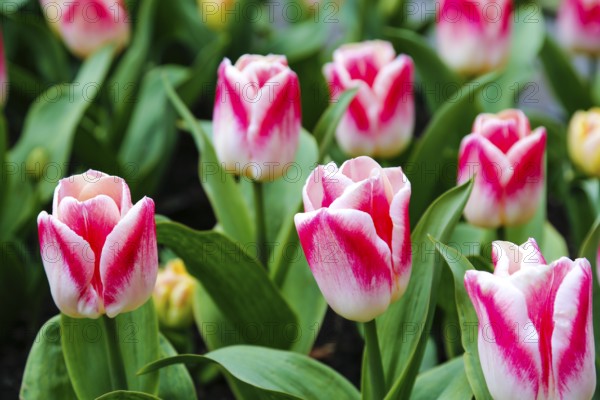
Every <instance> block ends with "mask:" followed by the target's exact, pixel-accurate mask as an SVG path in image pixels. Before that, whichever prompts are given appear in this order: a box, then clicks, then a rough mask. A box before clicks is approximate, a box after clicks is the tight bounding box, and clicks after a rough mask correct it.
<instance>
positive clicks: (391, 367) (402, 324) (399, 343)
mask: <svg viewBox="0 0 600 400" xmlns="http://www.w3.org/2000/svg"><path fill="white" fill-rule="evenodd" d="M471 188H472V182H468V183H466V184H464V185H461V186H459V187H456V188H453V189H451V190H449V191H448V192H446V193H445V194H444V195H442V196H441V197H440V198H438V199H437V200H436V201H434V202H433V203H432V204H431V206H429V208H428V209H427V211H426V212H425V214H424V215H423V218H421V220H420V221H419V223H418V225H417V226H416V228H415V229H414V230H413V232H412V235H411V241H412V248H413V256H412V257H413V265H412V272H411V277H410V281H409V284H408V288H407V290H406V293H404V295H403V297H402V298H401V299H400V300H398V301H397V302H396V303H394V304H392V305H391V306H390V308H389V309H388V310H387V311H386V312H385V313H384V314H383V315H381V316H380V317H379V318H378V319H377V326H378V327H379V329H378V331H379V337H380V347H381V351H382V356H383V366H384V371H386V382H388V385H392V388H391V390H390V392H389V393H388V395H387V397H386V399H396V398H408V396H409V394H410V391H411V389H412V386H413V384H414V380H415V378H416V376H417V373H418V370H419V366H420V364H421V359H422V357H423V354H424V352H425V346H426V344H427V338H428V336H429V335H428V332H429V331H430V328H431V323H432V320H433V313H434V310H435V305H436V296H437V290H438V285H439V279H440V272H441V266H440V262H441V260H440V259H439V257H438V258H436V257H435V250H434V249H433V246H432V245H431V242H430V241H429V240H428V238H427V235H434V236H436V237H439V238H443V240H448V239H449V238H450V235H451V234H452V230H453V229H454V226H455V225H456V223H457V222H458V220H459V219H460V216H461V214H462V211H463V208H464V206H465V204H466V203H467V200H468V198H469V195H470V193H471Z"/></svg>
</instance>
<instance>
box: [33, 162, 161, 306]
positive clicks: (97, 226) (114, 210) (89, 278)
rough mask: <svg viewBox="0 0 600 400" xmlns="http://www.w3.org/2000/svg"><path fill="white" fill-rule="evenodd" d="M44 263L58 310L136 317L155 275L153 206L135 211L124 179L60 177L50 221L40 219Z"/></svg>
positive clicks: (94, 174)
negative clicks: (135, 313) (134, 311)
mask: <svg viewBox="0 0 600 400" xmlns="http://www.w3.org/2000/svg"><path fill="white" fill-rule="evenodd" d="M38 234H39V238H40V249H41V253H42V262H43V264H44V269H45V271H46V275H47V277H48V281H49V283H50V290H51V292H52V297H53V298H54V302H55V303H56V306H57V307H58V308H59V309H60V311H61V312H62V313H64V314H66V315H68V316H70V317H74V318H98V317H99V316H100V315H102V314H105V313H106V315H108V316H109V317H111V318H112V317H115V316H116V315H117V314H120V313H124V312H128V311H133V310H135V309H136V308H138V307H140V306H141V305H143V304H144V303H145V302H146V301H147V300H148V299H149V298H150V296H151V295H152V290H153V289H154V283H155V282H156V274H157V270H158V251H157V247H156V227H155V223H154V202H153V201H152V199H149V198H147V197H144V198H143V199H142V200H140V201H138V202H137V203H136V204H135V205H133V204H132V202H131V196H130V194H129V187H128V186H127V184H126V183H125V181H124V180H123V179H122V178H119V177H116V176H109V175H106V174H104V173H102V172H98V171H93V170H89V171H87V172H86V173H83V174H81V175H75V176H71V177H69V178H64V179H61V180H60V182H59V183H58V186H57V187H56V189H55V190H54V200H53V203H52V215H49V214H48V213H47V212H46V211H42V212H41V213H40V214H39V215H38Z"/></svg>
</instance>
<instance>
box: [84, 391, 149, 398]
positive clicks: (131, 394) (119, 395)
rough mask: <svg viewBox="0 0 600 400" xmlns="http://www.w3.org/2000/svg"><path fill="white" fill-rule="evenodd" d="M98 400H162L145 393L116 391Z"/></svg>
mask: <svg viewBox="0 0 600 400" xmlns="http://www.w3.org/2000/svg"><path fill="white" fill-rule="evenodd" d="M96 400H160V399H159V398H158V397H156V396H152V395H151V394H148V393H144V392H133V391H130V390H116V391H114V392H110V393H106V394H104V395H102V396H100V397H98V398H97V399H96Z"/></svg>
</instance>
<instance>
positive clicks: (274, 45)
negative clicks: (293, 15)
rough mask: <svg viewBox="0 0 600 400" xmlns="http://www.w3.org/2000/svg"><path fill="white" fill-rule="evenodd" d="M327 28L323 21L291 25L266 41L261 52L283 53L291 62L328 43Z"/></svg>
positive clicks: (317, 50)
mask: <svg viewBox="0 0 600 400" xmlns="http://www.w3.org/2000/svg"><path fill="white" fill-rule="evenodd" d="M325 28H327V26H326V25H323V24H322V23H315V22H314V21H305V22H300V23H297V24H293V25H289V26H288V27H287V28H286V29H285V30H283V31H282V32H277V34H275V35H273V36H272V38H271V40H269V41H268V42H267V43H265V46H264V49H263V50H261V51H260V52H259V53H260V54H269V53H271V54H283V55H285V56H286V57H287V59H288V62H289V63H290V64H292V63H295V62H297V61H300V60H303V59H305V58H308V57H310V56H311V55H314V54H315V53H318V52H319V51H321V49H322V48H323V47H324V46H325V45H326V41H327V39H328V38H327V33H328V32H327V30H326V29H325Z"/></svg>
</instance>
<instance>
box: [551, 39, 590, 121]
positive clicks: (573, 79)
mask: <svg viewBox="0 0 600 400" xmlns="http://www.w3.org/2000/svg"><path fill="white" fill-rule="evenodd" d="M540 58H541V59H542V63H543V65H544V70H545V71H546V76H547V78H548V79H547V81H548V82H549V83H550V86H551V87H552V89H553V91H554V94H555V96H556V98H557V100H558V101H559V102H560V103H561V104H562V106H563V108H564V109H565V111H566V112H567V115H569V116H570V115H572V114H573V113H575V111H577V110H587V109H588V108H590V107H591V106H592V105H593V103H592V99H591V94H590V91H589V88H588V87H587V86H586V84H585V83H584V81H583V80H582V78H581V77H580V76H579V75H578V73H577V72H576V71H575V69H574V68H573V65H572V64H571V61H570V60H569V58H568V57H567V55H566V54H565V53H564V51H563V50H562V49H561V48H560V47H559V46H558V45H557V44H556V42H554V40H553V39H552V38H551V37H550V35H546V40H545V41H544V46H543V47H542V51H541V52H540Z"/></svg>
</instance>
